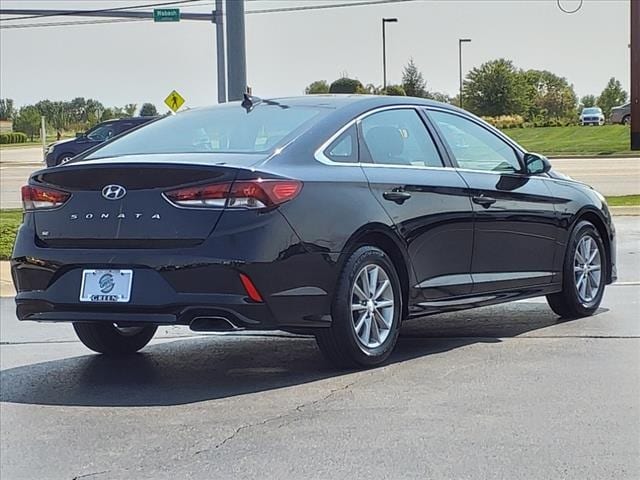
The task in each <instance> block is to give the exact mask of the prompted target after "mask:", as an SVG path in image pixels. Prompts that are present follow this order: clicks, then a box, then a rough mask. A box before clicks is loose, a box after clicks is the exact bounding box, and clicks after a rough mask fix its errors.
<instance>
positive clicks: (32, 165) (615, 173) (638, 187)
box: [0, 148, 640, 208]
mask: <svg viewBox="0 0 640 480" xmlns="http://www.w3.org/2000/svg"><path fill="white" fill-rule="evenodd" d="M41 158H42V150H41V149H40V148H17V149H3V150H0V179H1V185H2V188H1V192H0V204H1V205H2V208H19V207H20V205H21V204H20V187H21V186H22V185H24V183H25V182H26V180H27V179H28V178H29V175H30V174H31V173H32V172H33V171H34V170H36V169H38V168H41V167H42V166H43V165H42V162H40V159H41ZM552 163H553V165H554V167H555V168H556V169H557V170H559V171H561V172H563V173H565V174H567V175H569V176H571V177H573V178H575V179H577V180H580V181H583V182H585V183H588V184H589V185H593V186H594V187H596V188H597V189H598V190H599V191H600V192H601V193H602V194H604V195H631V194H640V158H602V159H585V158H582V159H554V160H553V161H552Z"/></svg>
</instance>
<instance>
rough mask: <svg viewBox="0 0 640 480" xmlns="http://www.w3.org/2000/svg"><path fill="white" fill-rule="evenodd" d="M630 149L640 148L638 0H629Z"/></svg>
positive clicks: (639, 12) (639, 16) (639, 35)
mask: <svg viewBox="0 0 640 480" xmlns="http://www.w3.org/2000/svg"><path fill="white" fill-rule="evenodd" d="M630 3H631V44H630V45H631V51H630V52H629V53H630V57H631V150H640V0H631V2H630Z"/></svg>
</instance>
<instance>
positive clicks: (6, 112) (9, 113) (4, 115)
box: [0, 98, 14, 120]
mask: <svg viewBox="0 0 640 480" xmlns="http://www.w3.org/2000/svg"><path fill="white" fill-rule="evenodd" d="M13 114H14V111H13V100H11V99H10V98H0V120H11V119H12V118H13Z"/></svg>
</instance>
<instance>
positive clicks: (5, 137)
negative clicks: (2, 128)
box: [0, 132, 27, 145]
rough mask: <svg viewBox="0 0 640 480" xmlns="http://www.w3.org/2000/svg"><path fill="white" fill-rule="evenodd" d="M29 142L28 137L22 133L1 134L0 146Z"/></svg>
mask: <svg viewBox="0 0 640 480" xmlns="http://www.w3.org/2000/svg"><path fill="white" fill-rule="evenodd" d="M26 141H27V135H26V134H24V133H22V132H9V133H2V134H0V144H3V145H6V144H11V143H24V142H26Z"/></svg>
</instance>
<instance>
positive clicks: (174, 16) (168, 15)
mask: <svg viewBox="0 0 640 480" xmlns="http://www.w3.org/2000/svg"><path fill="white" fill-rule="evenodd" d="M153 21H154V22H179V21H180V9H179V8H154V9H153Z"/></svg>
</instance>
